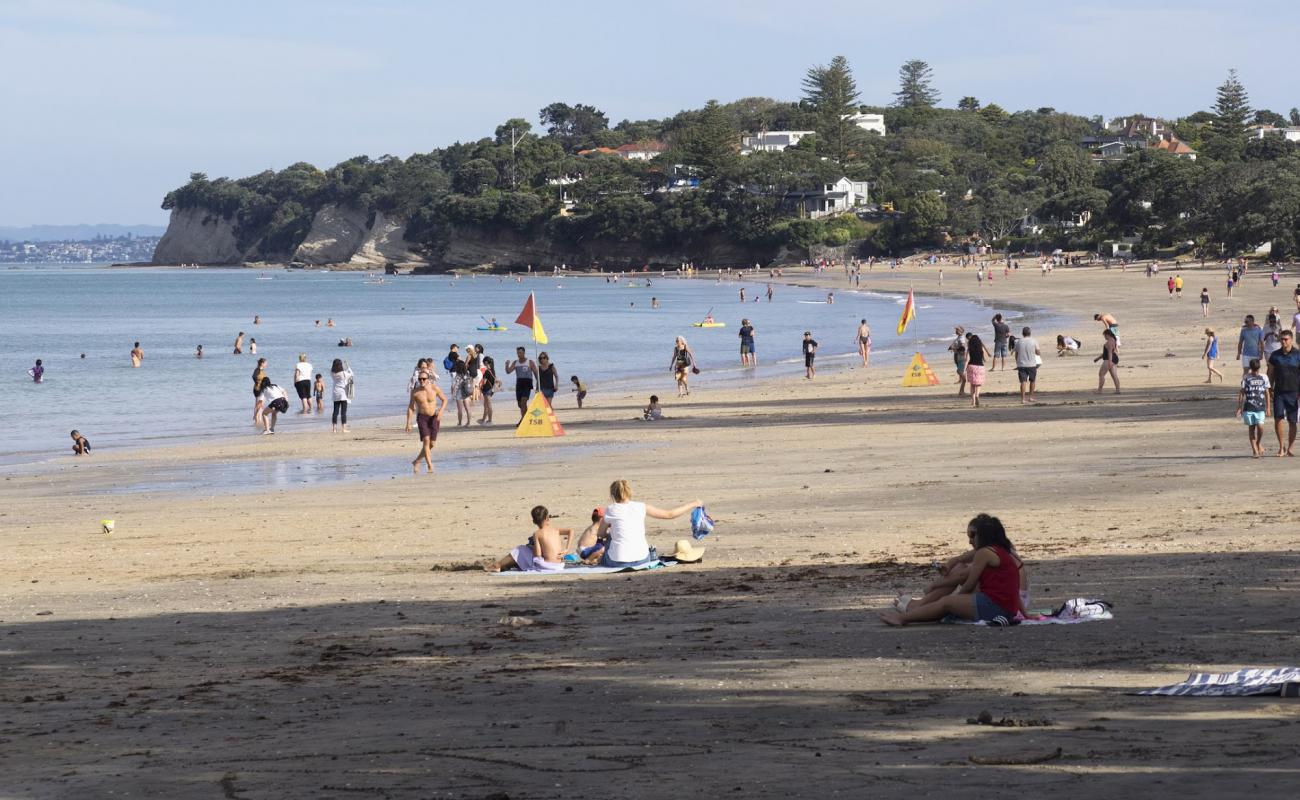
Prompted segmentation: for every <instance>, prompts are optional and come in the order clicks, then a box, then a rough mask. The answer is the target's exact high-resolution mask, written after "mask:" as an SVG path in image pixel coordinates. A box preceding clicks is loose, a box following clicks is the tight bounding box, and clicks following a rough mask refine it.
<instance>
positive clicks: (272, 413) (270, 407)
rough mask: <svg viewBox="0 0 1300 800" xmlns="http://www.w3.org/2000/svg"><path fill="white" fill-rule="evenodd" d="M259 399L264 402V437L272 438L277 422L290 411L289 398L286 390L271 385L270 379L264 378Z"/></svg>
mask: <svg viewBox="0 0 1300 800" xmlns="http://www.w3.org/2000/svg"><path fill="white" fill-rule="evenodd" d="M259 399H261V401H262V435H263V436H270V435H271V434H273V433H275V420H276V419H277V418H278V417H279V416H280V415H281V414H283V413H285V412H286V411H288V410H289V396H288V395H287V394H285V391H284V389H281V388H280V387H279V386H276V385H275V384H274V383H271V379H270V378H263V379H262V392H261V394H260V395H259Z"/></svg>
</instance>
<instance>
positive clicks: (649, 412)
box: [641, 394, 664, 422]
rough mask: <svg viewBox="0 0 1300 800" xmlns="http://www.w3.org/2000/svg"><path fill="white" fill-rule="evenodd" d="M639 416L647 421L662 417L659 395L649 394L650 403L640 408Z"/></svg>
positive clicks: (662, 411)
mask: <svg viewBox="0 0 1300 800" xmlns="http://www.w3.org/2000/svg"><path fill="white" fill-rule="evenodd" d="M641 418H642V419H644V420H646V421H647V422H654V421H655V420H660V419H663V418H664V410H663V409H662V408H660V407H659V395H657V394H652V395H650V405H648V406H646V407H645V408H643V409H641Z"/></svg>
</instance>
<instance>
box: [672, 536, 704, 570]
mask: <svg viewBox="0 0 1300 800" xmlns="http://www.w3.org/2000/svg"><path fill="white" fill-rule="evenodd" d="M673 558H674V559H676V560H677V561H680V562H681V563H683V564H696V563H698V562H700V561H703V560H704V548H703V547H695V546H694V545H692V544H691V540H690V539H678V540H677V546H676V548H675V549H674V550H673Z"/></svg>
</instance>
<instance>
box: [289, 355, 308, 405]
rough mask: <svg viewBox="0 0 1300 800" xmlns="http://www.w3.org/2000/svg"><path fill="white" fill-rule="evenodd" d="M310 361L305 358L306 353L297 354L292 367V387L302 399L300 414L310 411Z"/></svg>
mask: <svg viewBox="0 0 1300 800" xmlns="http://www.w3.org/2000/svg"><path fill="white" fill-rule="evenodd" d="M311 376H312V367H311V362H310V361H308V360H307V354H306V353H299V354H298V363H297V364H295V365H294V368H293V388H294V389H296V390H297V392H298V399H299V400H301V401H302V411H300V412H298V413H300V414H310V413H311Z"/></svg>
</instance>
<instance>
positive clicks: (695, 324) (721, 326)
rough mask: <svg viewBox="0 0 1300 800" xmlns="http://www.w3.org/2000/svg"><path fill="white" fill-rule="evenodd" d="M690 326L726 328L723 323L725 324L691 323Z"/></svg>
mask: <svg viewBox="0 0 1300 800" xmlns="http://www.w3.org/2000/svg"><path fill="white" fill-rule="evenodd" d="M691 325H692V326H694V327H696V328H725V327H727V323H725V322H692V323H691Z"/></svg>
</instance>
